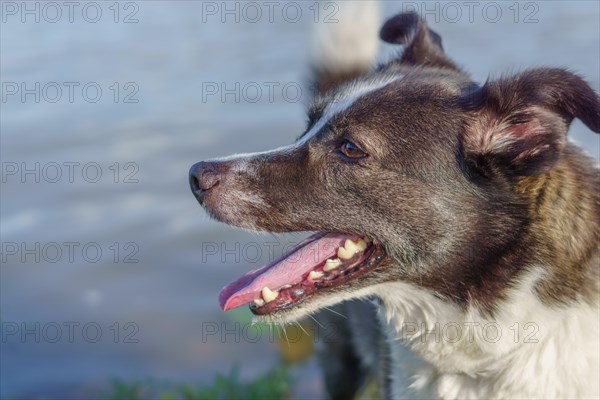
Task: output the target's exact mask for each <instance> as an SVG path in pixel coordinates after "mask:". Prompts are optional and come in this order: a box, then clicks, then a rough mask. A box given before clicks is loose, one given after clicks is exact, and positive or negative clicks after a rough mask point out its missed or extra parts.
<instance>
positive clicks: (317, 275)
mask: <svg viewBox="0 0 600 400" xmlns="http://www.w3.org/2000/svg"><path fill="white" fill-rule="evenodd" d="M323 275H325V274H324V273H323V272H321V271H310V272H309V274H308V280H309V281H313V282H314V281H318V280H319V279H321V278H322V277H323Z"/></svg>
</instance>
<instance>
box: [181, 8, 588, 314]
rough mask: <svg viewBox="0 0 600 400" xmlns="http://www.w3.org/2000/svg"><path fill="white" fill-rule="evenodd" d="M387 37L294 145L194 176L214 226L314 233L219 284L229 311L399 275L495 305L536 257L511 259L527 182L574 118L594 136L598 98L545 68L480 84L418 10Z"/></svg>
mask: <svg viewBox="0 0 600 400" xmlns="http://www.w3.org/2000/svg"><path fill="white" fill-rule="evenodd" d="M381 37H382V38H383V39H384V40H386V41H388V42H393V43H401V44H405V45H406V48H405V51H404V53H403V56H402V58H400V59H399V60H394V61H392V62H391V63H390V64H388V65H386V66H384V67H381V68H380V69H378V70H377V71H375V72H373V73H370V74H368V75H366V76H363V77H360V78H358V79H356V80H354V81H352V82H349V83H347V84H344V85H341V86H339V87H338V88H336V90H334V91H332V92H330V93H328V94H325V95H323V96H322V97H320V98H318V99H317V100H316V101H315V104H314V105H313V107H312V108H311V110H310V112H309V124H308V127H307V130H306V131H305V133H304V134H303V135H301V136H300V137H299V138H298V140H297V141H296V142H295V143H293V144H291V145H289V146H286V147H283V148H279V149H275V150H272V151H268V152H264V153H255V154H246V155H236V156H232V157H229V158H225V159H220V160H215V161H211V162H201V163H198V164H196V165H195V166H194V167H192V170H191V172H190V183H191V186H192V191H193V192H194V194H195V196H196V197H197V199H198V200H199V201H200V203H201V204H202V205H203V206H204V207H205V209H206V210H207V211H208V212H209V214H210V215H211V216H212V217H214V218H216V219H218V220H220V221H223V222H225V223H228V224H231V225H235V226H239V227H244V228H249V229H253V230H263V231H271V232H292V231H316V232H320V233H319V234H317V235H315V236H313V237H312V238H311V239H309V240H308V241H307V242H305V243H303V244H301V245H300V246H298V247H297V248H296V249H294V250H292V252H290V254H288V255H287V256H285V257H283V258H282V259H280V260H277V261H275V262H274V263H272V264H270V265H268V266H266V267H265V268H263V269H262V270H259V271H257V272H254V273H251V274H250V275H247V276H245V277H243V278H241V279H240V280H239V281H237V282H235V283H234V284H232V285H230V286H228V287H227V288H225V289H224V291H223V293H222V296H221V303H222V305H223V306H224V308H225V309H228V308H232V307H236V306H239V305H242V304H245V303H248V302H251V303H252V306H251V309H252V310H253V312H255V313H256V314H259V315H272V316H280V315H286V316H289V317H291V318H296V317H298V316H301V315H303V314H304V313H305V312H309V311H313V310H315V309H316V308H318V307H322V306H326V305H329V304H333V303H335V302H338V301H340V300H343V299H347V298H352V297H356V296H361V295H368V294H374V290H375V289H373V288H375V287H376V285H377V284H382V283H385V282H389V281H397V280H401V281H405V282H409V283H410V282H413V283H415V284H416V285H419V286H421V287H423V288H424V289H426V290H431V291H433V292H434V293H435V294H436V295H438V296H441V297H444V298H447V299H449V301H458V302H461V303H465V302H467V301H473V300H475V301H477V302H478V303H479V304H483V305H486V304H487V305H489V306H490V307H493V303H494V301H495V300H497V299H498V298H499V297H500V296H501V293H502V291H503V289H504V288H506V287H507V286H508V285H509V283H510V282H511V280H513V279H514V277H515V276H516V275H518V273H519V272H520V270H521V269H522V268H524V266H525V265H526V264H527V263H528V262H529V261H531V260H530V259H531V255H527V254H526V253H524V252H520V251H518V250H517V249H518V248H521V247H519V246H524V237H525V236H526V233H527V232H528V228H529V226H530V224H531V219H532V207H534V208H535V201H536V199H535V198H534V196H532V194H531V193H532V192H531V190H529V189H523V188H530V187H535V182H538V181H539V179H540V177H542V176H544V175H547V174H548V173H550V172H551V171H552V170H553V169H554V168H555V166H556V165H557V164H559V161H560V159H561V156H562V154H563V152H564V148H565V144H566V132H567V128H568V125H569V123H570V122H571V120H572V119H573V118H575V117H578V118H580V119H582V120H583V121H584V122H585V123H586V124H587V125H588V126H589V127H590V128H591V129H593V130H594V131H596V132H598V130H599V129H600V126H599V125H600V122H599V120H600V105H599V104H600V103H599V101H598V97H597V95H596V94H595V93H594V92H593V90H591V89H590V88H589V86H587V84H585V83H584V82H583V81H582V80H581V79H579V78H578V77H576V76H575V75H573V74H571V73H568V72H566V71H562V70H550V69H547V70H546V69H539V70H532V71H528V72H525V73H522V74H520V75H517V76H515V77H512V78H509V79H503V80H499V81H494V82H488V83H486V85H484V86H482V87H480V86H478V85H476V84H475V83H473V82H472V81H471V80H470V79H469V78H468V76H466V75H465V74H464V73H462V72H461V71H460V70H459V69H458V68H457V67H456V66H455V65H454V64H453V63H452V62H451V61H450V60H449V59H447V58H446V57H445V55H444V54H443V50H442V47H441V40H440V38H439V36H438V35H437V34H435V33H434V32H432V31H430V30H428V29H427V27H426V26H425V25H424V23H423V22H422V21H421V20H420V19H419V18H418V17H417V16H416V15H414V14H401V15H399V16H397V17H395V18H392V19H391V20H390V21H388V22H387V23H386V24H385V26H384V27H383V29H382V31H381ZM348 241H350V242H351V243H350V244H348ZM339 248H344V250H342V251H341V253H340V250H339ZM309 252H310V254H308V253H309ZM293 258H295V260H292V259H293ZM265 286H266V287H267V290H266V291H265V290H264V288H265ZM375 294H376V293H375ZM253 300H256V301H254V302H253Z"/></svg>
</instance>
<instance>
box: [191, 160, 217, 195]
mask: <svg viewBox="0 0 600 400" xmlns="http://www.w3.org/2000/svg"><path fill="white" fill-rule="evenodd" d="M220 180H221V173H220V171H219V168H218V166H217V165H216V164H215V163H210V162H205V161H201V162H199V163H196V164H194V165H193V166H192V168H190V187H191V189H192V192H193V193H194V196H196V198H197V199H198V200H200V201H201V200H202V197H203V195H204V194H206V193H207V192H208V191H209V190H210V189H212V188H213V187H215V186H216V185H217V184H218V183H219V181H220Z"/></svg>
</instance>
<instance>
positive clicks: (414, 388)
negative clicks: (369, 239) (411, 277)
mask: <svg viewBox="0 0 600 400" xmlns="http://www.w3.org/2000/svg"><path fill="white" fill-rule="evenodd" d="M541 276H542V274H541V273H540V270H536V271H535V272H533V273H531V274H530V275H529V276H528V277H527V278H526V279H524V280H523V281H522V282H521V283H520V284H519V285H518V286H517V287H516V288H514V289H512V290H511V292H510V294H509V295H508V297H507V300H506V301H505V302H504V303H502V304H501V305H500V307H499V308H498V312H497V313H496V314H495V315H494V318H491V317H488V316H485V315H482V314H481V313H480V312H478V311H477V310H475V309H474V308H471V309H468V310H466V311H463V310H461V309H459V308H458V307H456V306H454V305H452V304H450V303H448V302H446V301H443V300H441V299H439V298H437V297H435V296H433V295H432V294H431V293H428V292H427V291H426V290H424V289H420V288H415V287H414V286H410V285H408V284H404V283H390V284H386V285H381V286H380V288H379V290H376V292H377V294H378V295H379V297H380V298H381V299H382V300H383V304H384V305H383V308H382V310H381V317H382V319H383V320H384V321H385V323H386V324H387V326H388V329H387V337H388V341H389V344H390V347H391V349H392V365H391V367H392V371H393V373H392V377H391V378H392V382H393V384H392V394H393V398H395V399H396V398H397V399H401V398H402V399H404V398H424V397H425V398H442V399H457V398H460V399H482V398H485V399H515V398H519V399H525V398H527V399H529V398H531V399H533V398H535V399H558V398H562V399H565V398H568V399H572V398H586V399H589V398H599V397H600V386H599V380H598V377H599V376H600V375H599V374H600V368H599V367H600V356H599V355H600V346H599V337H600V336H599V335H600V326H599V325H600V324H599V317H598V307H597V305H595V306H592V305H589V304H586V303H584V302H581V303H575V304H571V305H569V306H564V307H562V308H560V307H548V306H546V305H544V304H542V303H541V302H540V300H539V299H538V298H537V296H536V295H535V294H534V292H533V287H534V285H535V283H536V282H537V280H538V279H540V278H541ZM457 327H462V331H460V334H458V332H459V330H458V328H457ZM498 333H499V334H500V335H499V336H498V335H497V334H498Z"/></svg>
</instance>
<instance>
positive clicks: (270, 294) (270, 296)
mask: <svg viewBox="0 0 600 400" xmlns="http://www.w3.org/2000/svg"><path fill="white" fill-rule="evenodd" d="M261 294H262V298H263V299H264V300H265V303H270V302H272V301H273V300H275V299H276V298H277V296H279V292H278V291H273V290H271V289H269V287H268V286H265V287H264V288H263V290H262V291H261Z"/></svg>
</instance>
